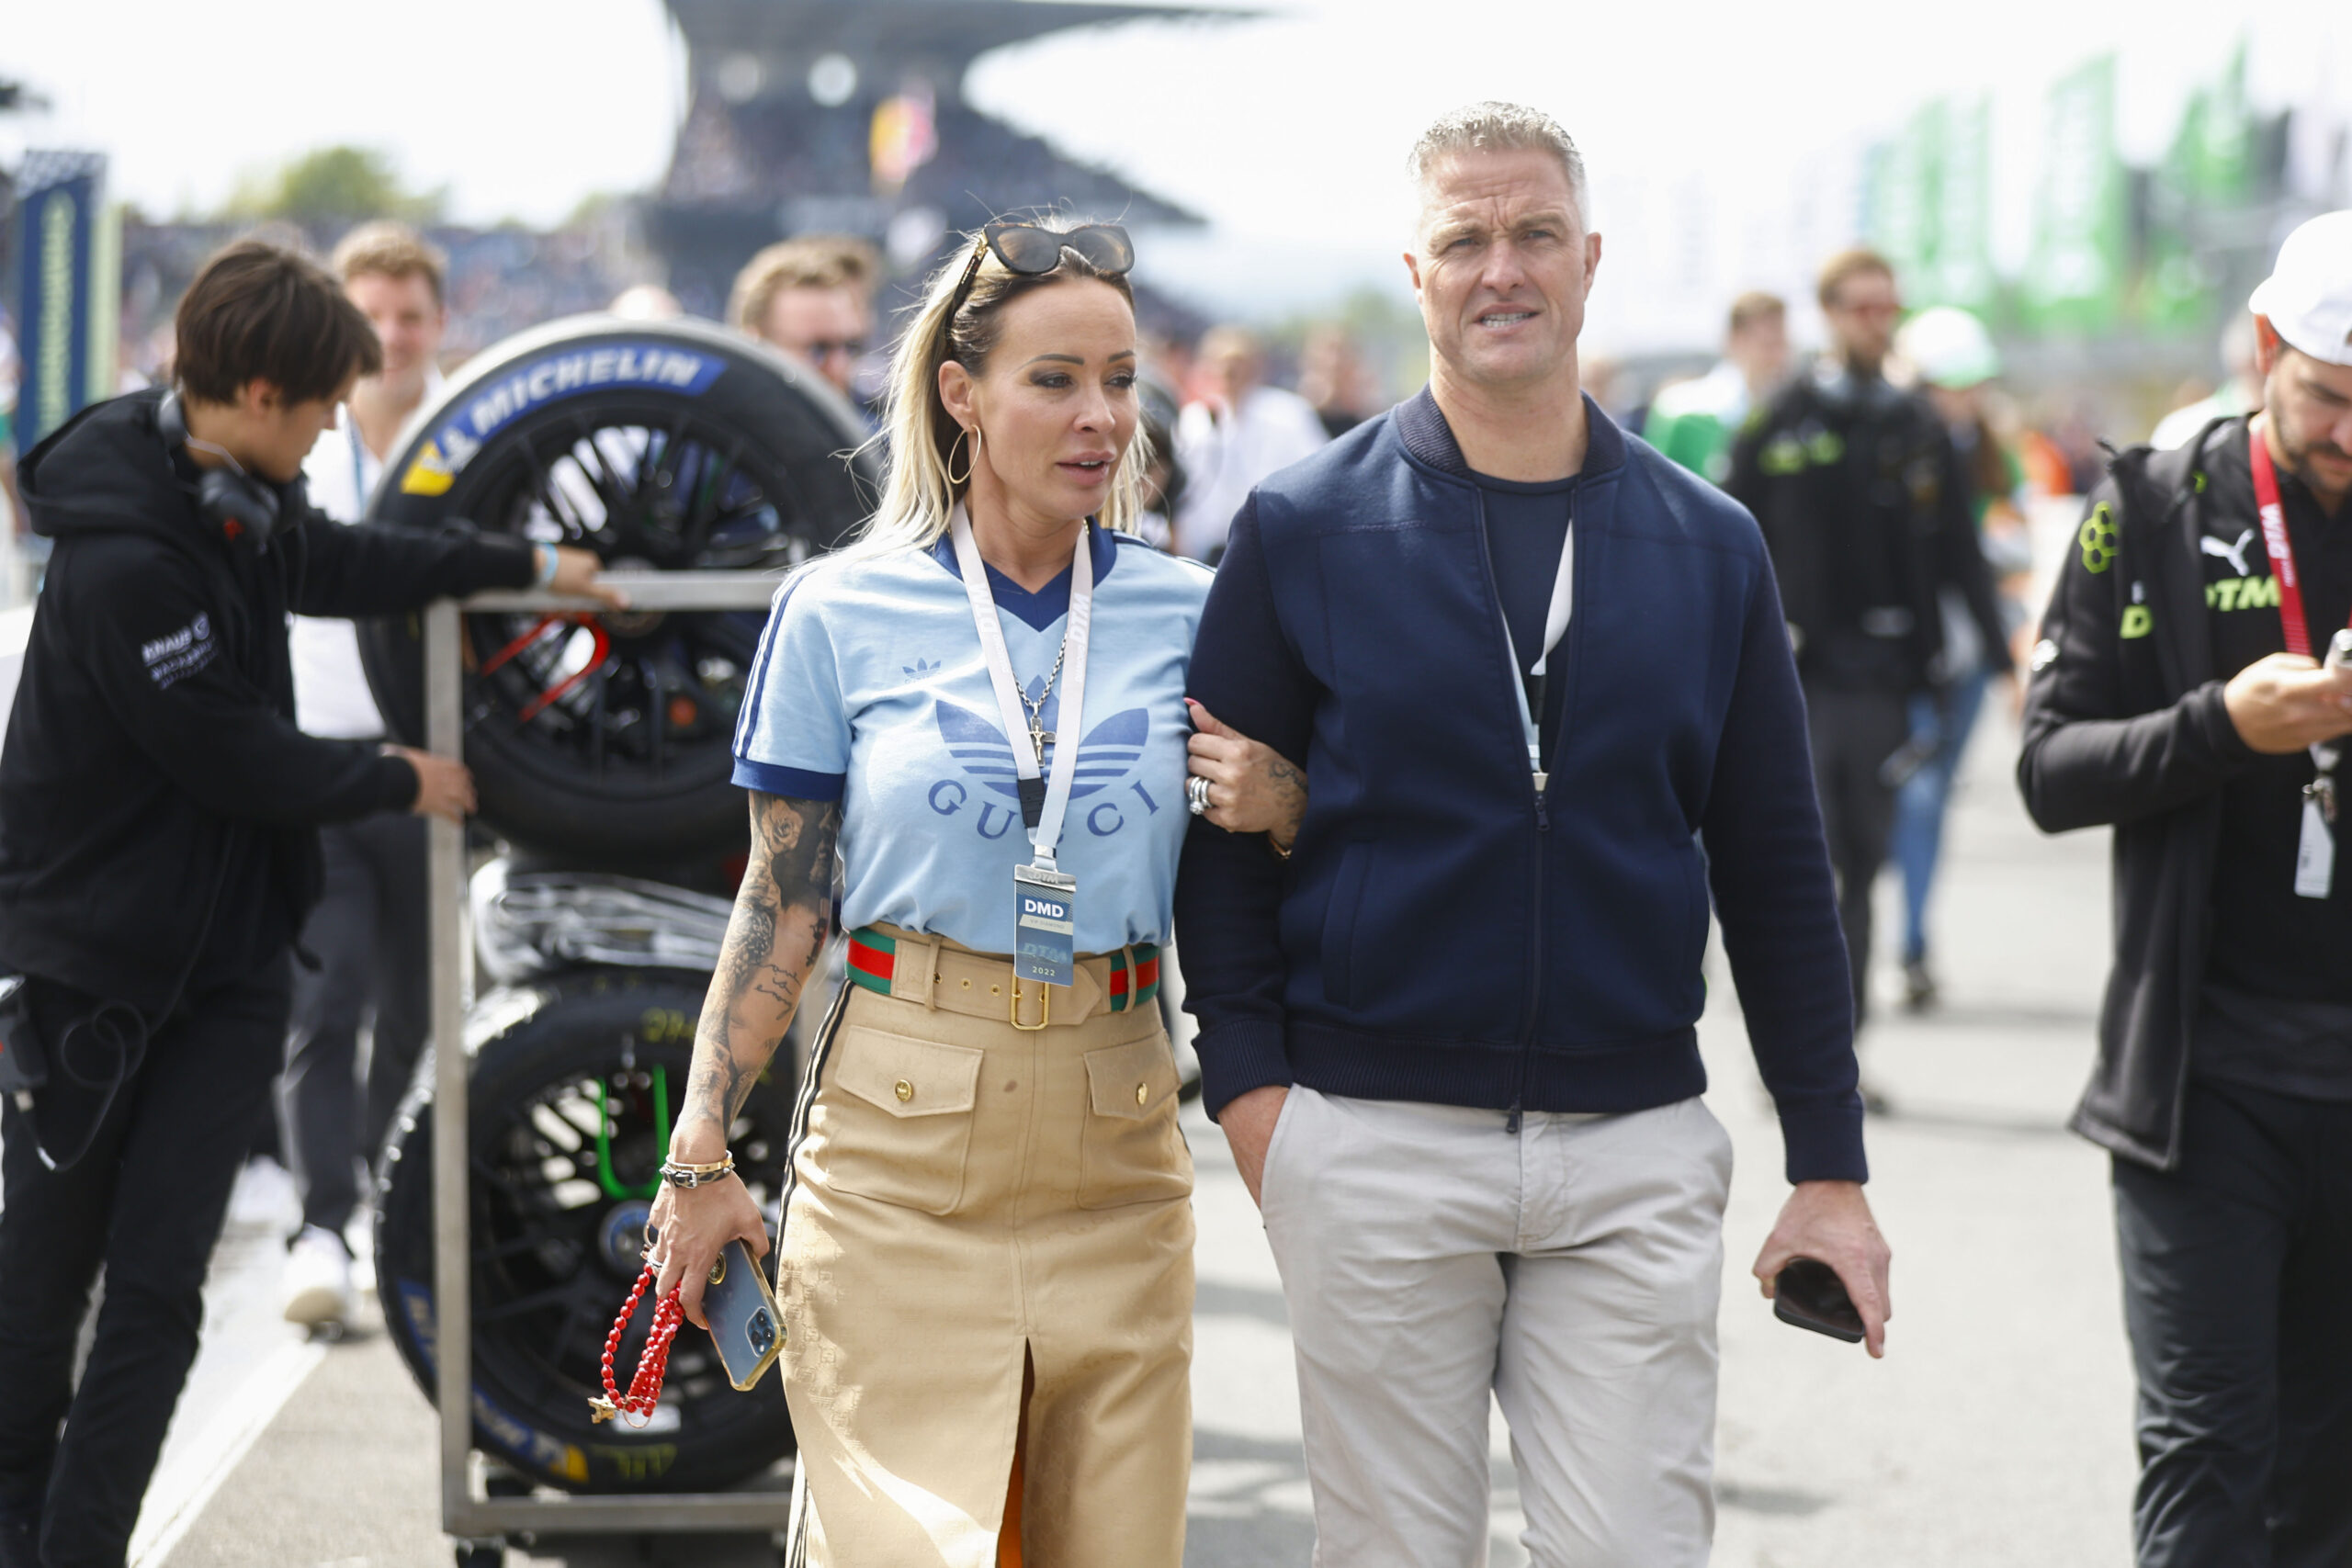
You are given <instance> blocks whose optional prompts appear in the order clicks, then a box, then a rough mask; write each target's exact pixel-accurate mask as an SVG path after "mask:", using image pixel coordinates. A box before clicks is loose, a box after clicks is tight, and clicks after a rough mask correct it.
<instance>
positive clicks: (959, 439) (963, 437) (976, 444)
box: [947, 428, 980, 489]
mask: <svg viewBox="0 0 2352 1568" xmlns="http://www.w3.org/2000/svg"><path fill="white" fill-rule="evenodd" d="M967 440H968V441H970V442H971V444H972V450H971V453H970V454H969V456H967V457H966V458H965V460H964V471H963V472H962V473H961V474H958V473H957V472H956V450H957V448H959V447H961V446H963V445H964V443H965V442H966V441H967ZM979 455H980V433H979V431H978V428H974V429H971V430H962V429H959V430H957V431H956V440H955V443H954V445H952V446H949V447H948V448H947V483H948V485H949V487H950V488H951V489H952V488H954V487H955V486H956V485H960V484H969V483H971V481H972V464H973V462H974V461H975V460H977V459H978V457H979Z"/></svg>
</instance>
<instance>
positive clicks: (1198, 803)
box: [1184, 773, 1209, 817]
mask: <svg viewBox="0 0 2352 1568" xmlns="http://www.w3.org/2000/svg"><path fill="white" fill-rule="evenodd" d="M1184 804H1185V806H1186V807H1188V808H1189V809H1190V810H1191V811H1192V813H1193V816H1195V817H1204V816H1206V815H1207V814H1208V809H1209V781H1208V780H1206V779H1204V778H1203V777H1201V775H1200V774H1198V773H1194V774H1193V776H1192V777H1190V778H1188V779H1186V780H1185V781H1184Z"/></svg>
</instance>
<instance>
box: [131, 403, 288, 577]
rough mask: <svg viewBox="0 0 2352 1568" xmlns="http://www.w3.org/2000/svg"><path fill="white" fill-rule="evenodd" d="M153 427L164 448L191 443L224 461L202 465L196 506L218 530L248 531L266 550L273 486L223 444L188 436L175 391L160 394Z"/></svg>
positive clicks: (273, 529)
mask: <svg viewBox="0 0 2352 1568" xmlns="http://www.w3.org/2000/svg"><path fill="white" fill-rule="evenodd" d="M155 429H156V431H157V432H158V433H159V434H161V435H162V436H163V438H164V448H165V449H166V450H167V451H176V450H178V449H179V448H180V447H182V446H195V447H198V448H200V449H201V450H203V451H206V452H209V453H211V454H212V455H213V456H214V457H220V458H221V459H223V460H224V461H225V462H226V464H227V467H225V468H206V469H205V470H203V472H202V474H201V475H200V476H199V477H198V479H197V481H196V509H197V510H198V512H201V513H204V515H205V516H207V517H209V518H210V519H211V520H212V521H213V522H215V523H218V524H219V525H220V531H221V532H222V533H223V534H226V535H227V536H229V537H230V538H231V539H232V540H234V539H236V538H238V537H239V536H242V535H244V534H248V533H250V534H252V535H253V536H254V543H255V544H256V545H258V546H260V547H262V548H264V549H267V548H268V547H269V540H270V536H272V535H274V534H276V533H277V521H278V515H279V508H278V500H277V488H276V487H275V486H273V485H268V484H265V483H264V482H262V481H261V480H260V479H255V478H254V477H253V475H251V474H249V473H247V472H245V469H244V465H243V464H241V463H239V462H238V461H237V459H236V458H234V457H231V456H230V455H229V452H228V450H227V449H226V448H225V447H221V446H214V445H213V444H212V443H211V442H209V441H205V440H200V439H198V437H196V436H193V435H190V434H188V433H187V411H185V410H184V409H182V408H181V407H180V395H179V393H178V392H177V391H170V392H166V393H164V400H163V401H162V402H161V403H159V404H157V405H156V408H155Z"/></svg>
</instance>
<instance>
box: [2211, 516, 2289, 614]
mask: <svg viewBox="0 0 2352 1568" xmlns="http://www.w3.org/2000/svg"><path fill="white" fill-rule="evenodd" d="M2259 537H2260V536H2259V535H2257V534H2256V532H2255V531H2254V530H2253V529H2251V528H2247V529H2245V530H2243V531H2241V532H2240V533H2239V535H2238V536H2237V537H2236V538H2235V539H2224V538H2221V537H2218V536H2214V535H2211V534H2206V535H2203V536H2200V537H2199V539H2198V541H2197V547H2198V549H2199V551H2200V552H2201V553H2202V554H2203V555H2204V557H2205V558H2206V559H2208V560H2211V561H2216V562H2220V563H2222V564H2223V565H2225V566H2227V567H2228V568H2229V569H2230V570H2233V571H2234V572H2235V573H2236V575H2235V576H2233V577H2216V578H2213V579H2211V581H2208V582H2207V583H2206V584H2205V607H2206V608H2207V609H2209V610H2276V609H2278V579H2277V578H2276V577H2273V576H2272V575H2270V574H2269V573H2268V572H2267V571H2266V572H2264V573H2262V574H2261V575H2260V576H2256V575H2255V573H2254V571H2253V570H2252V568H2253V562H2250V561H2249V560H2248V559H2247V550H2248V547H2250V546H2252V545H2253V544H2254V542H2255V541H2256V539H2257V538H2259ZM2257 559H2258V558H2257ZM2208 570H2219V568H2209V569H2208Z"/></svg>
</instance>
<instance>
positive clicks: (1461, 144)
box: [1405, 99, 1592, 228]
mask: <svg viewBox="0 0 2352 1568" xmlns="http://www.w3.org/2000/svg"><path fill="white" fill-rule="evenodd" d="M1464 152H1549V153H1551V154H1552V156H1554V157H1555V158H1557V159H1558V160H1559V161H1560V167H1561V169H1562V170H1564V171H1565V172H1566V175H1567V176H1568V193H1569V194H1570V195H1571V196H1573V197H1576V202H1577V216H1578V217H1579V218H1582V219H1583V220H1584V221H1585V226H1586V227H1587V228H1589V227H1591V224H1592V203H1591V198H1590V197H1589V193H1588V191H1587V188H1586V186H1585V180H1584V154H1583V153H1581V152H1577V144H1576V143H1575V142H1574V141H1571V140H1570V139H1569V137H1568V133H1567V132H1566V131H1565V130H1561V129H1560V122H1559V121H1558V120H1556V119H1554V118H1552V117H1551V116H1550V115H1548V114H1545V113H1544V111H1543V110H1542V109H1532V108H1529V107H1527V106H1526V105H1524V104H1506V103H1498V102H1496V101H1494V100H1492V99H1489V100H1488V101H1487V102H1486V103H1483V104H1471V105H1469V106H1468V107H1464V108H1458V109H1454V110H1453V111H1451V112H1450V113H1447V114H1442V115H1440V116H1438V118H1436V120H1435V121H1433V122H1432V123H1431V124H1430V128H1429V129H1428V130H1424V131H1422V132H1421V139H1420V140H1419V141H1416V142H1414V143H1413V151H1412V153H1411V155H1410V156H1409V157H1408V158H1407V159H1406V160H1405V168H1406V172H1407V173H1408V174H1410V175H1412V177H1413V188H1414V189H1415V190H1416V191H1421V192H1426V191H1427V190H1428V189H1429V183H1430V175H1431V174H1432V173H1433V172H1434V171H1435V170H1436V168H1437V166H1438V165H1439V164H1442V163H1443V162H1445V161H1446V160H1447V159H1448V158H1454V157H1459V156H1460V155H1461V154H1463V153H1464Z"/></svg>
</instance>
